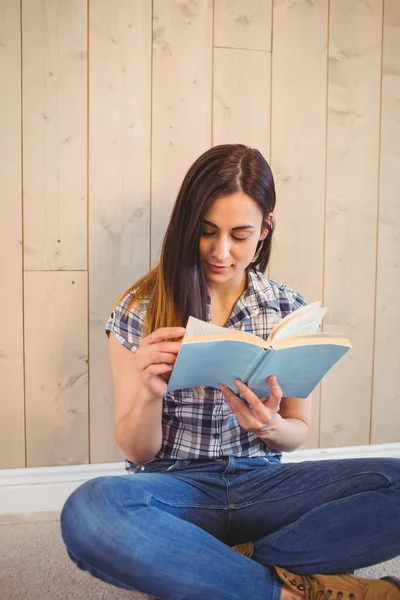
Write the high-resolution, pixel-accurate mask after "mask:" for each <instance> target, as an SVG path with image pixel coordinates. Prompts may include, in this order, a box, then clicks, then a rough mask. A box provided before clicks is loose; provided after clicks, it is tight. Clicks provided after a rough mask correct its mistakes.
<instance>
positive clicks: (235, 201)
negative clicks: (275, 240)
mask: <svg viewBox="0 0 400 600" xmlns="http://www.w3.org/2000/svg"><path fill="white" fill-rule="evenodd" d="M262 217H263V215H262V212H261V210H260V209H259V207H258V206H257V204H256V203H255V202H254V200H253V199H252V198H250V197H249V196H246V194H243V193H240V192H239V193H237V194H231V195H230V196H222V197H220V198H217V199H216V200H215V201H214V202H213V203H212V205H211V206H210V208H209V209H208V211H207V213H206V214H205V216H204V218H205V220H207V221H210V222H212V223H214V224H215V225H217V226H221V225H224V226H227V224H229V225H230V227H231V228H233V227H238V226H242V225H253V226H254V225H256V224H258V223H259V222H260V221H261V220H262Z"/></svg>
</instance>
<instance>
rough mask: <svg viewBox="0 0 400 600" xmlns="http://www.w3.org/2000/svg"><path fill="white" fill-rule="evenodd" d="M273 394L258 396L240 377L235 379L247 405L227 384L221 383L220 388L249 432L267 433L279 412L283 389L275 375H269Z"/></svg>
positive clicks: (269, 383)
mask: <svg viewBox="0 0 400 600" xmlns="http://www.w3.org/2000/svg"><path fill="white" fill-rule="evenodd" d="M267 381H268V385H269V387H270V389H271V396H269V397H268V398H258V397H257V396H256V395H255V393H254V392H252V390H251V389H250V388H249V387H248V386H247V385H246V384H245V383H243V381H241V380H240V379H236V380H235V385H236V387H237V389H238V390H239V392H240V393H241V394H242V395H243V397H244V398H245V399H246V400H247V402H248V403H249V405H250V406H247V405H246V404H245V403H244V402H243V401H242V400H241V399H240V398H239V396H237V395H236V394H234V393H233V392H232V390H231V389H229V388H228V387H227V386H226V385H221V386H220V390H221V392H222V393H223V395H224V398H225V400H226V402H227V403H228V404H229V406H230V407H231V409H232V411H233V412H234V413H235V415H236V417H237V420H238V421H239V424H240V426H241V427H242V428H243V429H245V430H246V431H248V432H249V433H257V434H261V435H262V434H265V433H266V432H267V431H268V429H269V428H270V427H271V426H272V423H273V421H274V419H275V417H276V415H277V413H278V412H279V409H280V405H281V400H282V390H281V388H280V385H279V383H278V378H277V377H276V376H275V375H270V377H268V380H267Z"/></svg>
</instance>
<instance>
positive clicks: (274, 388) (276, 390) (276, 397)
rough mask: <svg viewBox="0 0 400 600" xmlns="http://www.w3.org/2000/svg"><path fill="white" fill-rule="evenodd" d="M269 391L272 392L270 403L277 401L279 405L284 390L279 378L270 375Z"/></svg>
mask: <svg viewBox="0 0 400 600" xmlns="http://www.w3.org/2000/svg"><path fill="white" fill-rule="evenodd" d="M267 381H268V385H269V389H270V390H271V396H270V397H269V399H270V401H271V399H273V401H275V402H276V401H277V402H278V403H279V402H280V401H281V400H282V389H281V386H280V385H279V382H278V378H277V376H276V375H270V377H268V379H267Z"/></svg>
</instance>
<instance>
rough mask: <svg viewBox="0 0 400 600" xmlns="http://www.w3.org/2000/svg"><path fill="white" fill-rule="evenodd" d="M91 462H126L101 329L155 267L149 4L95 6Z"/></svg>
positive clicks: (102, 2)
mask: <svg viewBox="0 0 400 600" xmlns="http://www.w3.org/2000/svg"><path fill="white" fill-rule="evenodd" d="M90 7H91V8H90V74H89V75H90V81H89V82H90V111H89V114H90V152H89V207H90V208H89V217H90V230H89V231H90V249H89V257H90V271H89V272H90V276H89V281H90V288H89V289H90V294H89V298H90V431H91V437H90V442H91V462H108V461H112V460H121V457H122V454H121V451H120V449H119V448H118V447H117V445H116V443H115V441H114V434H113V422H114V403H113V394H112V385H111V373H110V367H109V357H108V342H107V337H106V335H105V332H104V325H105V322H106V320H107V318H108V316H109V315H110V313H111V310H112V308H113V306H114V304H115V302H116V301H117V300H118V298H119V297H120V295H121V294H122V293H123V292H124V291H125V290H126V289H127V288H128V287H129V286H131V285H132V284H133V283H134V282H135V281H136V280H137V279H138V278H139V277H141V276H142V275H143V274H144V273H145V272H146V271H147V270H148V268H149V265H150V131H151V3H150V2H148V1H147V0H134V1H133V2H132V1H131V0H123V1H120V2H118V4H116V5H113V4H111V3H110V2H108V1H107V0H98V1H96V2H92V3H91V5H90Z"/></svg>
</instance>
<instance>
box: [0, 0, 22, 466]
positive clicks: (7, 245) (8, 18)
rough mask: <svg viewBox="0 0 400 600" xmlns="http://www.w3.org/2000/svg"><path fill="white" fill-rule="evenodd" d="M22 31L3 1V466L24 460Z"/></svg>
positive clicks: (15, 8)
mask: <svg viewBox="0 0 400 600" xmlns="http://www.w3.org/2000/svg"><path fill="white" fill-rule="evenodd" d="M20 45H21V31H20V9H19V3H17V2H14V1H13V0H4V1H3V2H1V3H0V73H1V81H2V86H1V93H0V134H1V135H0V181H1V194H0V214H1V218H0V275H1V280H2V286H1V294H0V385H1V395H0V468H3V469H6V468H16V467H24V466H25V425H24V373H23V318H22V187H21V175H22V173H21V52H20V47H21V46H20Z"/></svg>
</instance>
